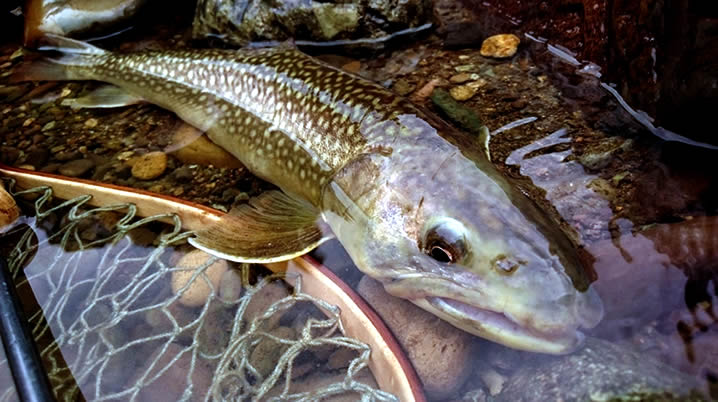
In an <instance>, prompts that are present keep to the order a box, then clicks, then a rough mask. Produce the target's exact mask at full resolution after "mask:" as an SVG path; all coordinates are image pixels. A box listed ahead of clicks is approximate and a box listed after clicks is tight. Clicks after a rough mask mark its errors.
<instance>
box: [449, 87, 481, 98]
mask: <svg viewBox="0 0 718 402" xmlns="http://www.w3.org/2000/svg"><path fill="white" fill-rule="evenodd" d="M476 90H477V88H475V87H473V86H470V85H461V86H458V87H453V88H451V89H450V90H449V93H450V94H451V97H452V98H454V99H456V100H457V101H465V100H469V99H471V97H473V96H474V95H476Z"/></svg>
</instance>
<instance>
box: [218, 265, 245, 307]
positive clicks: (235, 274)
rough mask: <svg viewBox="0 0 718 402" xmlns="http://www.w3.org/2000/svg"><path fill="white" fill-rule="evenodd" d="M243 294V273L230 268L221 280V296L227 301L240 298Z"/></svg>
mask: <svg viewBox="0 0 718 402" xmlns="http://www.w3.org/2000/svg"><path fill="white" fill-rule="evenodd" d="M240 296H242V275H241V273H240V272H239V271H238V270H236V269H230V270H228V271H227V272H225V273H224V274H222V279H221V280H220V282H219V298H220V299H222V300H223V301H225V302H233V301H236V300H239V298H240Z"/></svg>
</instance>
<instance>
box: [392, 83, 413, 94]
mask: <svg viewBox="0 0 718 402" xmlns="http://www.w3.org/2000/svg"><path fill="white" fill-rule="evenodd" d="M415 88H416V86H415V85H413V84H411V83H409V81H407V80H405V79H399V80H397V81H396V82H395V83H394V85H393V86H392V87H391V89H392V90H394V92H396V93H397V94H399V95H401V96H406V95H409V94H410V93H412V92H413V91H414V89H415Z"/></svg>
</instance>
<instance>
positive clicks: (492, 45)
mask: <svg viewBox="0 0 718 402" xmlns="http://www.w3.org/2000/svg"><path fill="white" fill-rule="evenodd" d="M520 42H521V40H520V39H519V37H518V36H516V35H514V34H500V35H494V36H490V37H488V38H486V40H484V43H482V44H481V55H482V56H484V57H495V58H500V59H502V58H507V57H511V56H513V55H514V54H516V50H517V49H518V47H519V43H520Z"/></svg>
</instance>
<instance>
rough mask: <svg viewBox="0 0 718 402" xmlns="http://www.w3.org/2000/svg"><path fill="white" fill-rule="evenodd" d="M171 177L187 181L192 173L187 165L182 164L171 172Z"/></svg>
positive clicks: (179, 180)
mask: <svg viewBox="0 0 718 402" xmlns="http://www.w3.org/2000/svg"><path fill="white" fill-rule="evenodd" d="M172 177H174V179H175V180H177V181H178V182H180V183H188V182H190V181H191V180H192V178H193V177H194V173H192V169H191V168H190V167H189V166H182V167H180V168H178V169H175V170H174V171H173V172H172Z"/></svg>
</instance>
